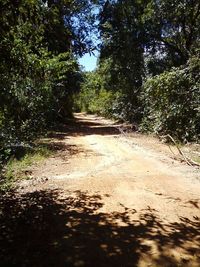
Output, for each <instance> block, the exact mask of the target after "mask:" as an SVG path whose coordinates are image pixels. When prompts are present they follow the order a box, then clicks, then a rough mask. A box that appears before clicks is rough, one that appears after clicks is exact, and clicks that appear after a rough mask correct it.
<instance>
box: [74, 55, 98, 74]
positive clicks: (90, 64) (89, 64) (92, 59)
mask: <svg viewBox="0 0 200 267" xmlns="http://www.w3.org/2000/svg"><path fill="white" fill-rule="evenodd" d="M97 56H98V53H97V52H95V55H90V54H89V53H87V54H85V55H84V56H83V57H82V58H80V59H79V60H78V61H79V64H80V65H82V66H83V67H84V70H85V71H93V70H94V69H95V68H96V65H97Z"/></svg>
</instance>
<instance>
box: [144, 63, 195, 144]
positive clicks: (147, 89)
mask: <svg viewBox="0 0 200 267" xmlns="http://www.w3.org/2000/svg"><path fill="white" fill-rule="evenodd" d="M141 98H142V101H143V103H144V107H145V108H144V114H143V122H142V125H141V128H142V129H143V130H148V131H153V132H156V133H166V134H167V133H169V134H171V135H172V136H174V137H176V138H177V139H179V140H181V141H197V140H199V137H200V60H199V59H198V58H191V59H190V61H189V62H188V64H187V65H186V66H184V67H180V68H173V69H172V70H171V71H168V72H164V73H162V74H160V75H158V76H155V77H153V78H151V79H148V80H147V81H146V83H145V84H144V87H143V94H142V97H141Z"/></svg>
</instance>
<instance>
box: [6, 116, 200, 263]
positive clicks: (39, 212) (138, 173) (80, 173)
mask: <svg viewBox="0 0 200 267" xmlns="http://www.w3.org/2000/svg"><path fill="white" fill-rule="evenodd" d="M149 140H150V139H148V138H147V137H144V136H141V135H138V134H133V135H132V137H129V138H127V137H125V136H123V135H121V134H120V132H119V130H118V129H117V125H116V124H115V123H113V122H112V121H109V120H105V119H103V118H99V117H96V116H92V115H84V114H76V123H73V124H70V125H66V127H64V128H63V129H62V130H61V131H59V132H57V133H54V134H53V135H52V136H51V137H50V139H49V142H50V143H51V144H53V145H54V146H55V148H56V150H57V151H56V152H55V155H54V156H53V157H51V158H49V159H47V160H46V161H45V162H44V163H43V164H42V165H40V166H37V167H35V168H34V169H33V178H32V180H30V181H25V182H23V183H21V184H20V187H19V189H18V192H17V195H16V194H13V195H10V197H9V198H8V199H9V201H8V203H6V205H7V206H6V207H5V211H6V213H5V212H4V214H6V215H5V218H4V220H5V219H6V220H7V222H13V225H10V226H9V227H6V228H3V229H4V230H3V231H4V232H5V235H4V237H3V239H2V240H3V241H4V247H6V244H7V246H9V249H5V250H4V251H3V253H2V255H3V256H2V262H4V263H5V265H4V266H63V267H64V266H85V267H90V266H91V267H92V266H97V267H98V266H99V267H100V266H102V267H104V266H109V267H110V266H125V267H126V266H127V267H128V266H140V267H142V266H152V267H153V266H188V267H189V266H200V198H199V195H200V177H199V170H198V169H195V168H192V167H189V166H186V165H185V164H183V163H182V164H181V163H180V162H178V161H176V160H174V159H172V158H170V157H169V154H168V152H167V148H166V146H165V145H164V144H161V143H160V142H159V141H157V140H156V139H151V141H150V142H149ZM2 203H3V205H5V201H2ZM13 207H15V208H13ZM6 216H7V217H6ZM13 216H14V217H15V218H16V220H13V221H12V218H13ZM7 228H9V230H7ZM9 240H11V241H9ZM9 242H10V243H9ZM8 252H9V253H8ZM8 254H9V255H10V256H9V257H10V258H9V257H8ZM6 255H7V256H6ZM31 255H32V256H31ZM23 259H24V260H23ZM13 262H14V263H16V264H18V265H9V264H8V263H12V264H14V263H13ZM21 263H23V264H21ZM6 264H8V265H6Z"/></svg>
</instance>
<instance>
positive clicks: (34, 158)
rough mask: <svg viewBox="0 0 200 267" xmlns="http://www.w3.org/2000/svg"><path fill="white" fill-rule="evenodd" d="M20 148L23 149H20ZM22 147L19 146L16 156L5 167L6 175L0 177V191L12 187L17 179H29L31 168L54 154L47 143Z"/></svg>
mask: <svg viewBox="0 0 200 267" xmlns="http://www.w3.org/2000/svg"><path fill="white" fill-rule="evenodd" d="M20 149H21V151H19V150H20ZM20 149H19V148H18V151H17V154H16V155H15V157H12V158H11V159H10V160H9V161H8V163H7V165H6V166H5V167H4V177H2V178H1V179H0V191H5V190H7V189H9V188H11V187H12V186H13V184H14V182H15V181H16V180H19V179H27V173H28V172H29V168H30V167H31V166H32V165H33V164H37V163H39V162H41V161H43V160H44V159H45V158H47V157H49V156H50V155H51V154H52V151H51V150H50V149H49V148H48V146H46V145H45V144H38V145H36V146H35V147H33V148H31V147H26V148H23V147H21V148H20ZM20 154H21V155H20Z"/></svg>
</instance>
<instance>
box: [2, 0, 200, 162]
mask: <svg viewBox="0 0 200 267" xmlns="http://www.w3.org/2000/svg"><path fill="white" fill-rule="evenodd" d="M0 12H1V14H0V20H1V29H0V35H1V40H0V57H1V63H0V69H1V71H0V80H1V85H0V86H1V88H0V127H1V132H0V155H1V162H3V161H5V160H6V159H7V158H9V157H10V154H12V152H13V149H14V147H16V146H17V145H22V144H27V143H28V142H30V140H33V139H34V138H35V137H36V136H38V135H40V134H41V133H44V132H45V131H47V129H49V128H51V127H53V125H55V124H56V122H57V121H62V120H65V118H67V117H70V116H72V112H73V111H74V110H84V111H87V112H91V113H98V114H102V115H104V116H108V117H114V118H117V119H120V120H124V121H129V122H131V123H135V124H137V125H138V127H139V129H140V130H141V131H148V132H154V133H159V134H160V133H162V134H163V133H165V134H166V133H169V134H171V135H172V136H173V137H174V138H175V139H177V140H180V141H181V142H188V141H194V142H198V140H199V134H200V109H199V107H200V105H199V104H200V60H199V53H200V46H199V38H200V28H199V24H200V3H199V1H198V0H184V1H179V0H177V1H174V0H173V1H171V0H170V1H169V0H159V1H155V0H136V1H131V0H119V1H115V0H107V1H106V0H105V1H104V0H99V1H95V0H94V1H89V0H88V1H87V0H83V1H78V0H70V1H69V0H59V1H56V0H54V1H53V0H51V1H50V0H49V1H46V0H43V1H42V0H25V1H20V0H19V1H9V0H1V1H0ZM95 39H98V42H95V41H94V40H95ZM94 50H98V51H99V58H98V66H97V68H96V69H95V70H94V71H92V72H88V73H87V72H85V71H84V70H83V69H82V68H81V66H79V64H78V58H79V57H81V56H83V55H84V54H85V53H91V54H92V53H93V51H94Z"/></svg>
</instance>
